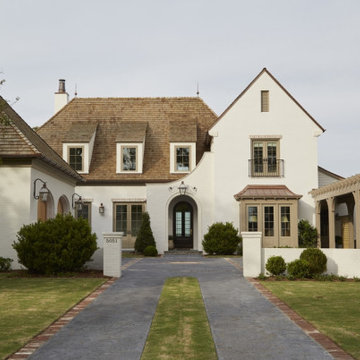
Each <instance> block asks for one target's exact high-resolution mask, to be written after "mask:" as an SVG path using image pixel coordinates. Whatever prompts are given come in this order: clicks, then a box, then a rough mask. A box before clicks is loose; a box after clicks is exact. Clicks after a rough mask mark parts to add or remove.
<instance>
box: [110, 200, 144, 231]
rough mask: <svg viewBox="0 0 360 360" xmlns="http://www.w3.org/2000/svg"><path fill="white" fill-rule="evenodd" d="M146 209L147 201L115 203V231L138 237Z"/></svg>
mask: <svg viewBox="0 0 360 360" xmlns="http://www.w3.org/2000/svg"><path fill="white" fill-rule="evenodd" d="M144 211H145V203H114V231H115V232H123V233H124V236H132V237H136V235H137V233H138V231H139V229H140V226H141V221H142V214H143V212H144Z"/></svg>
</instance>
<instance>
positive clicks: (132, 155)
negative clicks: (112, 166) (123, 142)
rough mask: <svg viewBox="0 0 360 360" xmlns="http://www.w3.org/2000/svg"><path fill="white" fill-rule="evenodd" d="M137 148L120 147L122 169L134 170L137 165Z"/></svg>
mask: <svg viewBox="0 0 360 360" xmlns="http://www.w3.org/2000/svg"><path fill="white" fill-rule="evenodd" d="M136 164H137V148H136V146H134V147H129V146H126V147H125V146H123V147H122V159H121V170H122V171H136V170H137V167H136Z"/></svg>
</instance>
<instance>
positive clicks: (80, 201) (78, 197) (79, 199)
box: [71, 193, 83, 210]
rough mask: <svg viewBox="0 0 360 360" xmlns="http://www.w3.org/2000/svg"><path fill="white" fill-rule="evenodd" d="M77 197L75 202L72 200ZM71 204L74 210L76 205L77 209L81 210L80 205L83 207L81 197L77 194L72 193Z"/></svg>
mask: <svg viewBox="0 0 360 360" xmlns="http://www.w3.org/2000/svg"><path fill="white" fill-rule="evenodd" d="M75 196H77V200H74V197H75ZM71 203H72V208H73V209H74V208H75V205H76V204H77V205H78V209H79V210H82V205H83V201H82V199H81V196H80V195H79V194H77V193H73V194H72V197H71Z"/></svg>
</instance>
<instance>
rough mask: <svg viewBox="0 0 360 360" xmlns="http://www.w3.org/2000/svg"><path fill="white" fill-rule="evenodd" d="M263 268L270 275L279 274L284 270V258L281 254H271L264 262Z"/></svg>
mask: <svg viewBox="0 0 360 360" xmlns="http://www.w3.org/2000/svg"><path fill="white" fill-rule="evenodd" d="M265 269H266V270H267V271H268V272H269V273H270V274H271V275H281V274H282V273H283V272H285V270H286V264H285V260H284V259H283V257H282V256H271V257H269V259H268V261H267V262H266V265H265Z"/></svg>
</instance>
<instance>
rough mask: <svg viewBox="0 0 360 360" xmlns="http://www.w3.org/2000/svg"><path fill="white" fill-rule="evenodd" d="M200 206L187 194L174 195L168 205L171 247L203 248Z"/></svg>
mask: <svg viewBox="0 0 360 360" xmlns="http://www.w3.org/2000/svg"><path fill="white" fill-rule="evenodd" d="M198 214H199V211H198V206H197V203H196V201H195V200H194V199H193V198H192V197H190V196H187V195H179V196H176V197H174V198H173V199H172V200H171V201H170V202H169V205H168V240H169V242H168V243H169V249H173V248H179V249H184V248H185V249H197V250H199V249H201V247H200V245H199V241H200V239H199V234H198V232H199V221H198Z"/></svg>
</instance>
